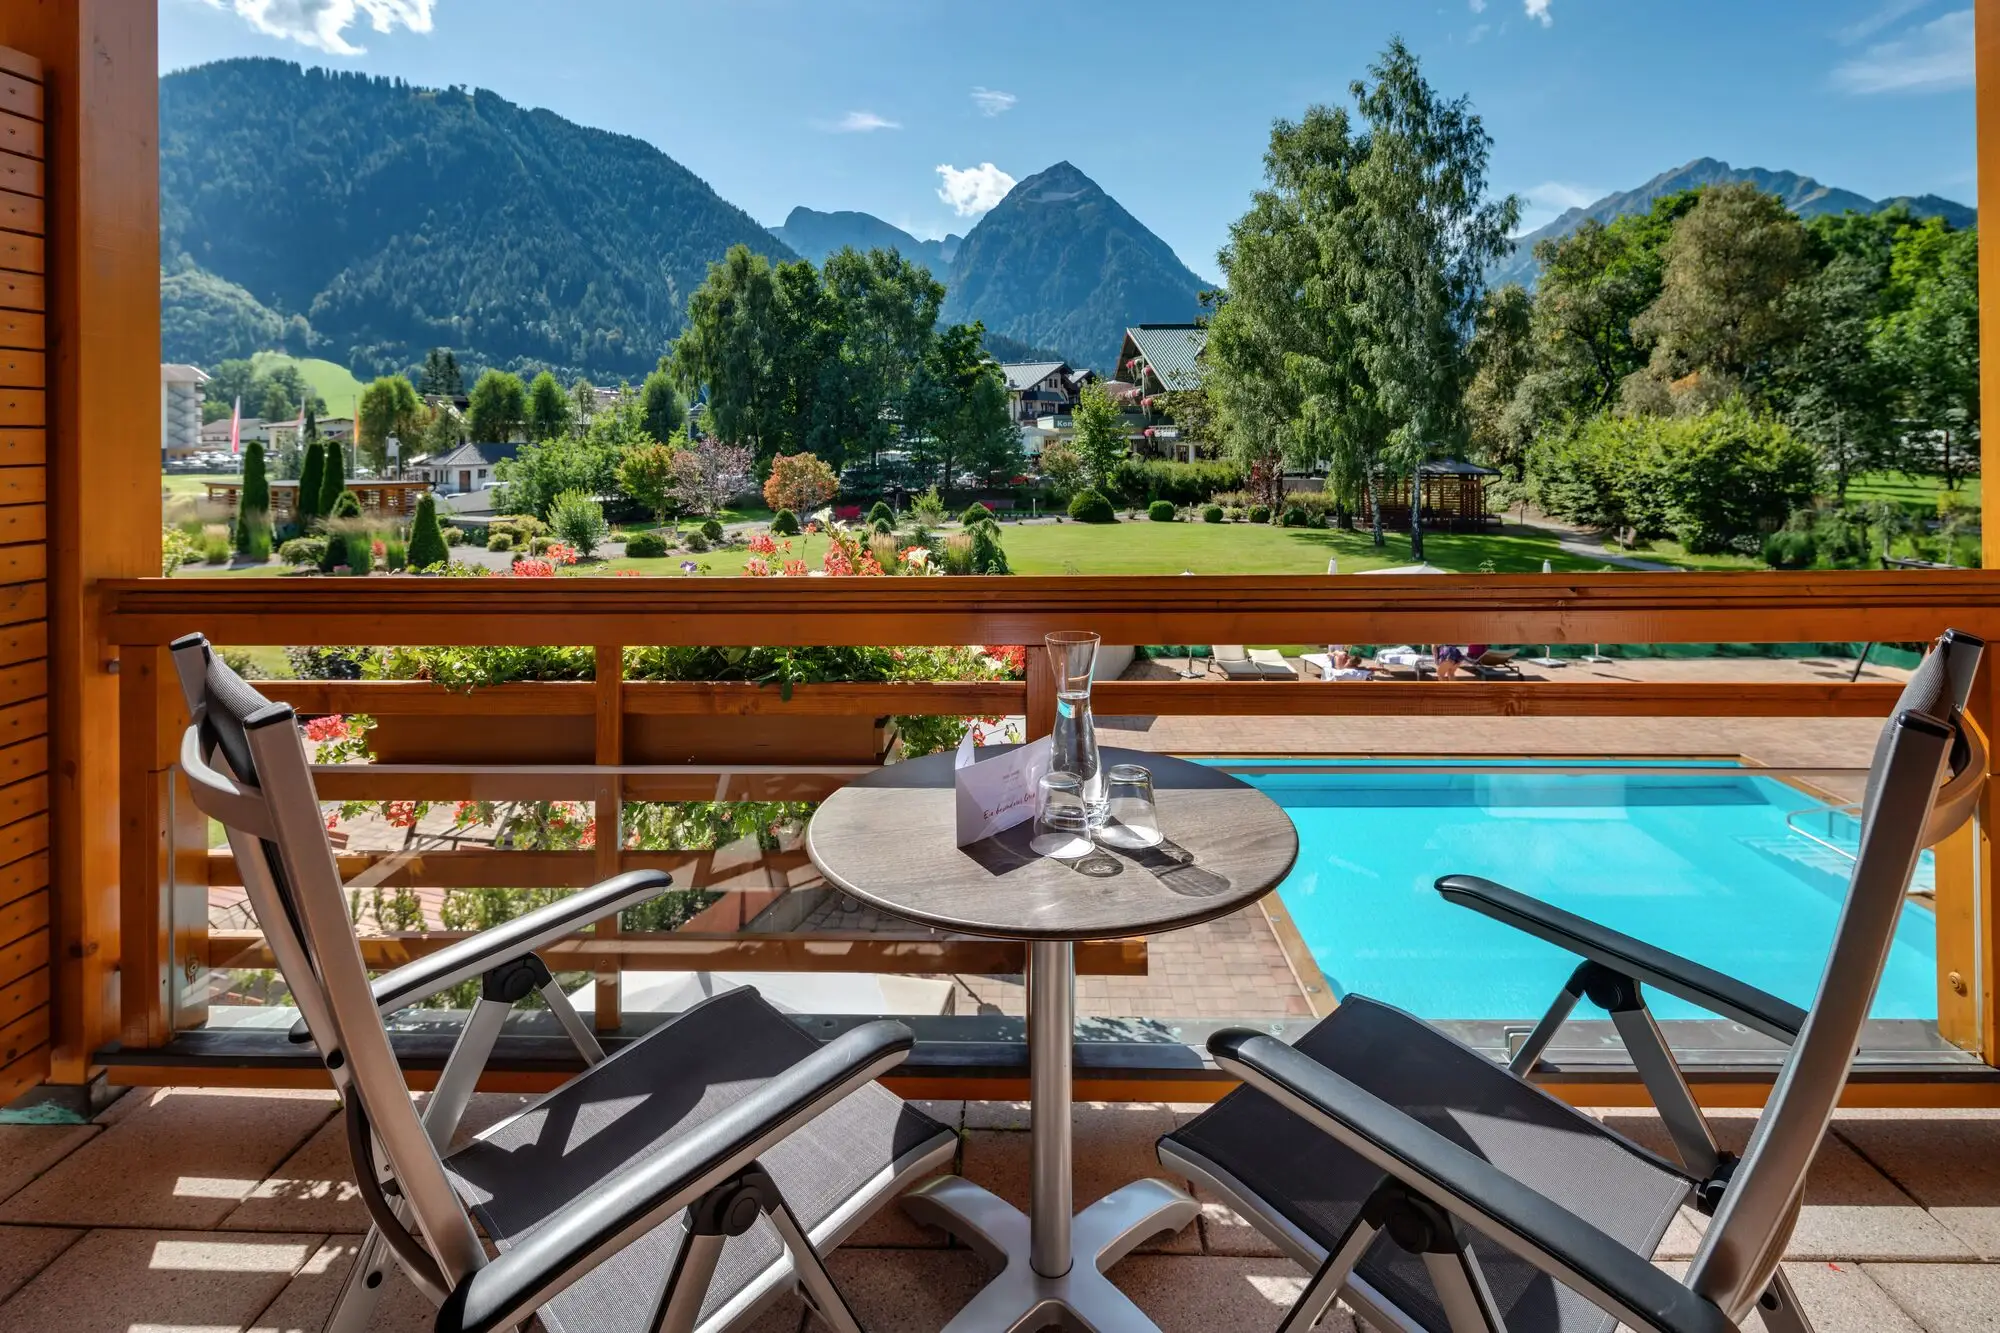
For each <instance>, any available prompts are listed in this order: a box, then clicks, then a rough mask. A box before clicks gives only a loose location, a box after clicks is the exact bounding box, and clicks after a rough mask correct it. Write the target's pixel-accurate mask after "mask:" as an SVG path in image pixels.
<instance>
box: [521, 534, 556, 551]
mask: <svg viewBox="0 0 2000 1333" xmlns="http://www.w3.org/2000/svg"><path fill="white" fill-rule="evenodd" d="M556 540H557V539H556V538H554V537H530V538H528V554H529V555H547V554H548V553H549V548H550V547H551V546H554V545H555V544H556Z"/></svg>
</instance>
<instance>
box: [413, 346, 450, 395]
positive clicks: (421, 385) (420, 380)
mask: <svg viewBox="0 0 2000 1333" xmlns="http://www.w3.org/2000/svg"><path fill="white" fill-rule="evenodd" d="M444 358H445V350H444V348H442V347H433V348H431V350H430V351H429V352H427V353H425V354H424V368H423V370H421V371H420V372H418V374H417V392H418V393H421V394H423V395H424V396H425V397H426V398H432V397H444V396H447V395H450V394H454V393H456V392H457V391H458V390H457V389H456V388H455V387H452V380H451V378H450V375H449V374H448V373H447V371H446V369H445V360H444ZM453 371H454V372H455V371H456V367H453Z"/></svg>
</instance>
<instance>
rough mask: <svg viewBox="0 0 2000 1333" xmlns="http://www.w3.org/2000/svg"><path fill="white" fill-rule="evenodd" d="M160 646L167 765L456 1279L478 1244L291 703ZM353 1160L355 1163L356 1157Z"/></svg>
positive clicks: (185, 642) (476, 1256)
mask: <svg viewBox="0 0 2000 1333" xmlns="http://www.w3.org/2000/svg"><path fill="white" fill-rule="evenodd" d="M172 647H173V654H174V667H175V670H176V672H177V673H178V674H179V676H180V681H181V691H182V693H183V695H185V697H186V699H187V704H188V712H189V715H190V717H191V718H192V721H191V723H190V724H189V726H188V729H187V732H186V734H185V735H184V736H183V738H182V741H181V768H182V770H183V772H184V774H185V776H186V778H187V782H188V788H189V790H190V792H191V793H192V795H193V797H194V803H195V805H196V806H197V807H199V808H200V809H201V810H202V812H203V813H204V814H207V815H208V816H209V817H210V818H213V819H216V820H218V821H220V822H221V824H222V825H223V827H224V829H226V830H227V832H228V835H229V848H230V851H231V852H232V853H234V854H235V857H236V864H237V866H238V867H239V868H240V869H241V870H242V872H243V882H244V887H245V889H246V890H247V891H248V893H249V895H250V905H251V909H252V910H253V911H254V912H255V913H256V914H257V921H258V924H259V925H260V926H262V927H263V930H264V936H265V939H266V940H267V941H268V942H269V944H270V947H271V952H272V955H273V956H274V957H275V958H276V960H277V962H278V966H279V969H280V970H281V971H282V972H283V973H284V976H285V984H286V985H287V986H288V987H289V988H290V990H291V992H292V997H293V999H294V1000H295V1001H296V1002H297V1004H298V1006H299V1013H300V1015H301V1016H302V1017H303V1018H304V1019H305V1020H306V1024H307V1026H308V1027H309V1028H311V1030H312V1036H313V1041H314V1043H315V1044H316V1045H317V1046H318V1047H319V1051H320V1056H321V1058H322V1059H323V1060H324V1061H325V1062H326V1066H327V1069H328V1071H329V1072H330V1073H331V1074H332V1075H333V1079H334V1084H335V1086H336V1088H337V1089H338V1090H339V1091H340V1092H341V1094H342V1096H343V1097H345V1098H352V1099H354V1101H355V1103H356V1105H357V1106H358V1108H359V1109H360V1110H361V1111H363V1112H364V1113H365V1115H366V1123H367V1126H368V1128H370V1129H372V1130H373V1132H374V1136H375V1138H376V1140H377V1141H379V1142H380V1144H381V1148H382V1151H383V1152H384V1153H385V1154H386V1155H387V1156H388V1159H389V1163H388V1164H389V1168H390V1171H391V1172H392V1174H393V1175H394V1177H395V1180H396V1184H397V1187H398V1189H399V1191H400V1192H401V1195H402V1197H403V1199H404V1200H405V1202H407V1204H408V1205H409V1209H410V1214H411V1217H412V1218H413V1220H414V1221H415V1222H416V1225H417V1230H418V1232H419V1233H420V1235H421V1236H422V1239H423V1243H424V1246H425V1248H426V1249H427V1250H428V1251H429V1254H430V1257H431V1259H432V1260H433V1261H434V1262H435V1263H436V1265H437V1267H438V1269H439V1270H440V1276H441V1277H442V1279H443V1282H444V1283H445V1284H446V1285H447V1286H456V1285H457V1284H458V1283H459V1282H461V1281H462V1280H463V1279H464V1278H465V1277H466V1276H467V1275H468V1274H469V1273H471V1272H473V1271H474V1270H475V1269H477V1268H479V1267H480V1266H481V1265H482V1264H483V1263H484V1262H485V1251H484V1250H483V1249H481V1247H480V1244H479V1239H478V1236H477V1235H476V1234H475V1233H474V1231H473V1228H472V1222H471V1219H470V1218H469V1217H468V1216H467V1214H466V1212H465V1209H464V1206H463V1205H462V1204H461V1203H460V1202H459V1200H458V1196H457V1194H456V1193H455V1192H454V1191H453V1190H452V1187H451V1184H450V1181H449V1180H448V1179H447V1178H446V1177H445V1173H444V1166H443V1163H442V1162H440V1161H439V1160H438V1155H437V1151H436V1149H435V1148H433V1147H432V1145H431V1141H430V1139H429V1137H428V1136H427V1135H426V1134H425V1133H424V1130H423V1125H422V1123H421V1122H420V1120H419V1118H418V1116H417V1112H416V1108H415V1106H414V1105H413V1104H412V1103H411V1101H410V1090H409V1085H408V1084H407V1083H406V1082H405V1081H404V1079H403V1073H402V1069H401V1068H400V1067H399V1066H398V1065H397V1063H396V1056H395V1052H394V1050H393V1049H392V1048H391V1046H390V1044H389V1033H388V1030H387V1029H386V1028H385V1027H384V1026H383V1024H382V1019H381V1015H380V1014H379V1013H378V1012H377V1010H376V1007H375V997H374V994H373V992H372V991H371V989H370V987H369V981H368V971H367V968H366V966H365V965H364V963H363V962H362V958H361V946H360V944H359V942H358V941H357V940H356V938H355V935H354V930H353V926H352V924H351V922H350V920H349V918H348V914H347V900H346V895H345V893H344V892H343V890H342V887H341V882H340V873H339V869H338V867H337V865H336V863H335V861H334V856H333V847H332V844H331V843H329V842H328V841H327V836H326V825H325V824H324V823H323V822H322V819H321V815H320V809H319V797H318V793H317V792H316V791H315V789H314V787H313V780H312V769H311V766H310V764H309V763H308V761H307V757H306V750H305V742H304V739H303V738H302V737H301V736H300V734H299V728H298V725H297V722H296V720H295V719H294V716H293V713H292V709H291V706H290V705H289V704H274V703H272V702H271V701H269V700H268V699H266V698H265V697H264V696H263V695H261V694H259V693H258V692H257V691H256V690H255V689H254V688H252V687H251V686H250V685H249V684H247V683H246V682H245V681H244V680H243V678H242V677H240V676H238V675H237V674H236V673H235V672H234V671H232V670H230V669H229V666H228V665H227V664H226V663H224V662H223V661H222V659H221V658H220V657H219V656H217V655H216V654H215V653H214V652H213V651H212V650H211V649H210V648H209V645H208V641H207V640H206V639H204V638H202V637H201V636H200V635H198V634H195V635H189V636H187V637H185V638H182V639H177V640H175V642H174V644H173V645H172ZM349 1141H350V1144H354V1143H357V1142H358V1143H363V1144H365V1143H366V1139H365V1138H363V1137H360V1136H350V1140H349ZM354 1166H355V1170H356V1172H357V1173H366V1172H367V1171H368V1170H369V1168H370V1163H369V1162H366V1161H356V1162H355V1164H354ZM370 1183H372V1182H370ZM366 1188H367V1186H366V1185H364V1190H365V1189H366ZM378 1220H379V1219H378Z"/></svg>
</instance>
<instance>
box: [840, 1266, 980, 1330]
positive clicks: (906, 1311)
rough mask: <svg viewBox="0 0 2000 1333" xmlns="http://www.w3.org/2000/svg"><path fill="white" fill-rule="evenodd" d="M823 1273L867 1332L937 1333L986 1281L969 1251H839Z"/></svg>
mask: <svg viewBox="0 0 2000 1333" xmlns="http://www.w3.org/2000/svg"><path fill="white" fill-rule="evenodd" d="M827 1269H828V1271H830V1272H831V1273H832V1274H833V1280H834V1283H835V1285H837V1286H838V1287H839V1288H840V1293H841V1295H843V1296H845V1297H846V1298H847V1303H848V1305H850V1306H851V1307H853V1310H854V1317H855V1318H856V1319H857V1320H859V1321H860V1324H861V1327H863V1328H865V1329H867V1330H868V1333H937V1330H938V1329H940V1328H943V1327H944V1326H945V1324H946V1323H947V1322H949V1321H950V1319H951V1317H952V1316H953V1315H955V1314H957V1313H958V1312H959V1310H961V1309H962V1308H964V1306H965V1303H966V1302H967V1301H969V1300H971V1299H972V1298H973V1296H974V1295H975V1294H977V1293H978V1291H979V1289H980V1288H981V1287H982V1286H984V1285H985V1284H986V1278H987V1273H986V1269H985V1266H984V1265H982V1264H981V1263H980V1262H979V1260H977V1259H976V1258H974V1257H973V1255H972V1252H971V1251H970V1250H838V1251H835V1252H834V1254H833V1256H832V1257H831V1258H830V1259H828V1260H827ZM806 1327H807V1328H808V1329H810V1330H811V1333H824V1330H825V1325H823V1324H820V1323H818V1322H817V1321H814V1322H813V1323H810V1324H808V1325H807V1326H806Z"/></svg>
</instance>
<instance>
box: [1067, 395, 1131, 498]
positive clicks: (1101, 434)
mask: <svg viewBox="0 0 2000 1333" xmlns="http://www.w3.org/2000/svg"><path fill="white" fill-rule="evenodd" d="M1070 420H1071V422H1072V423H1073V425H1074V426H1075V430H1076V435H1075V440H1076V451H1077V453H1078V454H1080V455H1082V457H1083V463H1084V466H1085V467H1087V468H1089V469H1090V481H1091V484H1092V485H1093V486H1097V487H1099V488H1102V487H1103V486H1105V485H1106V484H1107V483H1108V482H1109V481H1110V480H1111V469H1113V468H1115V467H1117V466H1118V464H1119V463H1120V462H1122V461H1123V460H1124V458H1125V456H1126V455H1127V454H1128V453H1130V452H1131V443H1130V441H1129V439H1128V438H1127V435H1126V431H1125V417H1124V413H1123V412H1121V411H1120V410H1119V407H1118V404H1117V402H1116V401H1114V400H1113V399H1112V397H1111V394H1110V392H1109V391H1108V390H1106V389H1105V387H1104V386H1103V385H1102V384H1086V385H1084V386H1083V392H1082V393H1080V394H1078V395H1077V398H1076V407H1075V408H1074V409H1073V410H1072V411H1071V413H1070Z"/></svg>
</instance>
